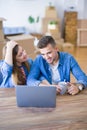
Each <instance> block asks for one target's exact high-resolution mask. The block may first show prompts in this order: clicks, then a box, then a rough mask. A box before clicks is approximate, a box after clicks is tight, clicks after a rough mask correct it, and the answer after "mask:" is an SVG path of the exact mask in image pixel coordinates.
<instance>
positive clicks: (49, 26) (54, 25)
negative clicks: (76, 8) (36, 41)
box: [48, 20, 58, 29]
mask: <svg viewBox="0 0 87 130" xmlns="http://www.w3.org/2000/svg"><path fill="white" fill-rule="evenodd" d="M57 24H58V22H57V21H54V20H53V21H50V22H49V23H48V29H56V26H57Z"/></svg>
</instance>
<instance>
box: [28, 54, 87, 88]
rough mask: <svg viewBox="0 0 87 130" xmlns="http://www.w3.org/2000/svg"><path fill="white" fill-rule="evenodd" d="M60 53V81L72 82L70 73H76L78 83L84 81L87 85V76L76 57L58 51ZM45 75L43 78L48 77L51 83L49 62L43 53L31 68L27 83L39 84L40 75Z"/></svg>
mask: <svg viewBox="0 0 87 130" xmlns="http://www.w3.org/2000/svg"><path fill="white" fill-rule="evenodd" d="M58 54H59V66H58V71H59V74H60V81H66V82H70V73H71V72H72V74H73V75H74V77H75V78H76V80H77V81H76V83H82V84H83V85H84V87H86V86H87V76H86V75H85V73H84V72H83V71H82V70H81V68H80V66H79V65H78V63H77V61H76V60H75V59H74V57H73V56H72V55H70V54H68V53H65V52H58ZM41 75H42V76H43V77H44V78H43V79H46V80H47V81H48V82H49V83H50V84H52V76H51V70H50V67H49V64H48V63H47V62H46V60H44V59H43V57H42V56H41V55H39V56H38V57H37V58H36V59H35V61H34V63H33V65H32V68H31V71H30V74H29V76H28V78H27V85H30V84H31V85H39V83H40V82H41V81H40V80H39V77H40V76H41Z"/></svg>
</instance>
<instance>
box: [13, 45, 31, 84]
mask: <svg viewBox="0 0 87 130" xmlns="http://www.w3.org/2000/svg"><path fill="white" fill-rule="evenodd" d="M18 47H19V45H16V46H15V47H14V48H13V53H12V55H13V73H12V79H13V81H14V83H15V84H18V85H24V84H26V80H25V78H24V77H23V74H22V71H21V69H20V68H19V67H18V66H17V61H16V55H17V53H18ZM22 65H23V66H25V67H26V69H27V70H28V72H29V70H30V66H29V63H28V62H27V61H26V62H23V63H22Z"/></svg>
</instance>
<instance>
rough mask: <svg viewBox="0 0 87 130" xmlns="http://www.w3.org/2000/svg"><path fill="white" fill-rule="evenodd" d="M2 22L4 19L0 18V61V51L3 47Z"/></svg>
mask: <svg viewBox="0 0 87 130" xmlns="http://www.w3.org/2000/svg"><path fill="white" fill-rule="evenodd" d="M4 20H5V19H4V18H0V59H2V49H3V46H4V45H5V44H4V42H5V39H4V32H3V21H4Z"/></svg>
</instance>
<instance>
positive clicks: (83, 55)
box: [71, 47, 87, 80]
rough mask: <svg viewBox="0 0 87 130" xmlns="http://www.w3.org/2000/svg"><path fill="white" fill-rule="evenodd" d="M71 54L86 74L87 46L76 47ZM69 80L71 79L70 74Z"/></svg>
mask: <svg viewBox="0 0 87 130" xmlns="http://www.w3.org/2000/svg"><path fill="white" fill-rule="evenodd" d="M73 56H74V57H75V59H76V60H77V61H78V63H79V65H80V67H81V68H82V70H83V71H84V72H85V73H86V74H87V47H76V48H75V50H74V53H73ZM71 80H73V78H72V76H71Z"/></svg>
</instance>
